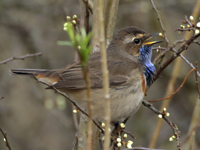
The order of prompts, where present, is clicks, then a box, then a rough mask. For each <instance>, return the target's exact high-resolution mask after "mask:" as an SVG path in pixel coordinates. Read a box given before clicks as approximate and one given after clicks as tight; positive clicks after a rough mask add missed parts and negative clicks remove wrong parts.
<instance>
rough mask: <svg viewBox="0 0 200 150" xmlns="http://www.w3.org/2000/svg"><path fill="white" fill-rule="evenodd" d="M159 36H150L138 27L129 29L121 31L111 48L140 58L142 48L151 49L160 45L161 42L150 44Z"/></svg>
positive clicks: (115, 37)
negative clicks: (150, 40)
mask: <svg viewBox="0 0 200 150" xmlns="http://www.w3.org/2000/svg"><path fill="white" fill-rule="evenodd" d="M154 35H157V34H148V33H146V32H145V31H143V30H141V29H140V28H137V27H127V28H123V29H121V30H119V31H118V32H117V33H116V35H115V36H114V38H113V40H112V42H111V44H110V46H111V47H113V48H112V49H115V50H119V51H124V52H126V53H128V54H129V55H131V56H136V57H139V56H140V55H141V54H142V55H143V54H144V53H141V50H140V49H141V48H142V47H144V46H145V47H146V48H145V50H147V47H149V49H151V46H152V45H153V44H156V43H159V42H160V41H152V42H148V40H149V39H150V38H151V37H153V36H154Z"/></svg>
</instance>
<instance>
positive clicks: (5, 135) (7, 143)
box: [0, 128, 12, 150]
mask: <svg viewBox="0 0 200 150" xmlns="http://www.w3.org/2000/svg"><path fill="white" fill-rule="evenodd" d="M0 132H1V133H2V135H3V138H4V139H3V140H4V142H5V144H6V147H7V148H8V149H9V150H12V149H11V146H10V144H9V141H8V138H7V133H6V132H4V131H3V130H2V129H1V128H0Z"/></svg>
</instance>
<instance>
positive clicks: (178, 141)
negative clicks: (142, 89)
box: [142, 101, 181, 150]
mask: <svg viewBox="0 0 200 150" xmlns="http://www.w3.org/2000/svg"><path fill="white" fill-rule="evenodd" d="M142 104H143V105H144V106H146V107H147V108H149V109H150V110H152V111H153V112H154V113H155V114H157V115H159V114H161V115H162V118H163V119H164V120H165V121H166V122H167V123H168V125H169V126H170V127H171V128H172V130H173V132H174V136H175V137H176V142H177V148H178V150H181V147H180V131H179V130H178V128H177V126H176V125H175V124H174V123H173V122H171V120H169V119H168V118H167V116H166V115H165V114H163V113H162V112H161V111H159V110H157V109H156V108H155V107H153V105H152V104H150V103H148V102H147V101H143V102H142Z"/></svg>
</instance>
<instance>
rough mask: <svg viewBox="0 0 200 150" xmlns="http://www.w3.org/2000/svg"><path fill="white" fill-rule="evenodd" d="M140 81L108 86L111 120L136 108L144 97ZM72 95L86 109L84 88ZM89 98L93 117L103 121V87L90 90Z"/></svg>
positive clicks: (125, 116) (116, 119) (86, 102)
mask: <svg viewBox="0 0 200 150" xmlns="http://www.w3.org/2000/svg"><path fill="white" fill-rule="evenodd" d="M141 82H142V81H141V80H138V81H137V82H134V86H132V85H133V84H131V83H130V85H128V86H125V87H118V88H110V101H111V102H110V109H111V114H110V115H111V122H118V121H123V120H124V119H126V118H127V117H129V116H130V115H131V114H133V113H135V112H136V111H137V110H138V108H139V106H140V104H141V102H142V100H143V97H144V91H143V87H142V83H141ZM70 94H71V92H70V93H69V95H70ZM72 95H73V96H72V97H71V96H70V97H71V98H72V100H74V101H75V102H76V103H77V104H78V105H79V106H80V107H81V108H82V109H84V110H85V111H87V107H88V100H87V96H86V90H82V91H79V92H78V94H77V95H76V96H75V95H74V94H72ZM74 96H75V97H74ZM91 100H92V117H93V119H95V120H97V121H100V122H104V119H105V98H104V91H103V89H95V90H91Z"/></svg>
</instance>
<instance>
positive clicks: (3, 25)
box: [0, 0, 200, 150]
mask: <svg viewBox="0 0 200 150" xmlns="http://www.w3.org/2000/svg"><path fill="white" fill-rule="evenodd" d="M155 4H156V6H157V8H158V9H159V10H160V15H161V18H162V20H163V22H164V26H165V29H166V31H167V35H168V38H169V40H170V42H174V41H176V40H178V39H182V38H183V35H184V34H183V35H179V34H178V33H177V32H175V30H176V29H177V28H179V27H180V24H181V22H182V20H184V16H185V15H187V16H190V15H191V13H192V10H193V7H194V6H195V0H190V1H188V0H165V1H158V0H155ZM80 13H81V12H80V1H79V0H34V1H27V0H20V1H19V0H18V1H17V0H1V1H0V52H1V54H0V61H3V60H5V59H8V58H10V57H13V56H16V57H18V56H23V55H26V54H29V53H37V52H42V56H37V57H32V58H27V59H25V60H15V61H12V62H9V63H7V64H1V65H0V97H2V96H4V97H5V98H4V99H3V100H1V101H0V127H1V128H2V129H3V130H4V131H6V132H7V136H8V139H9V142H10V145H11V147H12V148H13V149H14V150H66V149H67V150H68V149H71V147H72V143H73V141H74V139H75V134H76V129H75V126H74V123H73V118H72V108H71V103H69V102H68V101H65V99H64V98H63V97H62V96H59V95H58V94H55V93H54V92H53V91H50V90H45V86H44V85H42V84H38V83H37V82H36V81H35V80H32V79H30V78H29V77H21V76H12V75H11V73H10V71H9V70H10V69H12V68H41V69H42V68H47V69H55V68H61V67H65V66H66V65H67V64H69V63H72V62H73V60H74V49H72V48H71V47H67V46H59V45H57V42H58V41H60V40H62V41H64V40H68V36H67V34H66V32H64V31H63V23H64V22H65V21H66V15H70V16H73V15H74V14H76V15H77V16H80V15H81V14H80ZM132 25H133V26H138V27H140V28H142V29H144V30H145V31H147V32H148V33H155V32H160V31H161V28H160V25H159V22H158V21H157V16H156V14H155V12H154V11H153V9H152V6H151V3H150V1H147V0H140V1H139V0H121V1H120V4H119V11H118V16H117V22H116V28H115V31H116V30H117V29H120V28H122V27H126V26H132ZM154 54H155V52H154ZM185 56H186V58H188V60H189V61H191V62H192V63H195V61H198V60H200V59H199V58H200V53H199V47H198V46H197V45H195V44H193V45H191V47H190V48H189V50H188V51H186V53H185ZM166 57H167V56H166ZM173 64H174V63H172V64H171V65H170V66H169V67H168V68H167V69H166V70H165V71H164V72H163V73H162V78H160V79H158V80H157V81H156V82H155V83H154V84H153V85H152V86H151V88H150V89H149V90H148V93H147V96H146V97H145V99H146V100H150V99H158V98H162V97H164V95H165V91H166V87H167V84H168V82H169V79H170V77H171V70H172V67H173ZM190 69H191V68H190V67H189V66H188V65H187V64H186V63H184V62H182V64H181V71H180V73H179V76H178V79H177V82H176V85H175V88H177V87H179V85H180V84H181V82H182V81H183V79H184V78H185V76H186V74H187V73H188V72H189V70H190ZM197 97H198V93H197V90H196V85H195V77H194V75H192V76H190V77H189V78H188V80H187V82H186V84H185V85H184V87H183V88H182V89H181V90H180V91H179V92H178V93H177V94H176V95H175V96H174V97H173V99H172V101H171V103H170V107H169V109H168V111H169V112H170V114H171V115H170V119H171V120H172V121H173V122H174V123H175V124H177V125H178V127H179V130H180V131H181V140H182V139H184V137H185V135H186V134H187V132H188V127H189V124H190V121H191V117H192V113H193V109H194V106H195V102H196V99H197ZM154 105H155V107H157V108H158V109H159V108H160V105H161V102H158V103H155V104H154ZM157 119H158V117H157V115H155V114H154V113H153V112H151V111H150V110H149V109H148V108H146V107H144V106H141V108H140V109H139V111H138V112H137V113H136V114H135V115H134V116H132V117H131V118H130V120H129V121H128V123H127V126H126V129H127V130H128V131H130V132H132V133H133V134H134V135H135V137H136V139H135V140H134V146H144V147H148V145H149V142H150V140H151V138H152V135H153V132H154V129H155V126H156V121H157ZM172 134H173V133H172V130H171V128H170V127H169V126H168V125H167V124H166V123H165V122H164V124H163V127H162V129H161V133H160V136H159V140H158V144H157V146H156V147H157V148H163V149H170V150H171V149H176V148H175V147H176V146H175V145H176V142H175V141H174V142H169V140H168V139H169V137H171V136H172ZM196 135H197V137H196V143H197V146H198V148H200V130H199V129H198V130H197V132H196ZM0 150H7V147H6V146H5V144H4V142H3V136H2V135H1V134H0Z"/></svg>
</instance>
